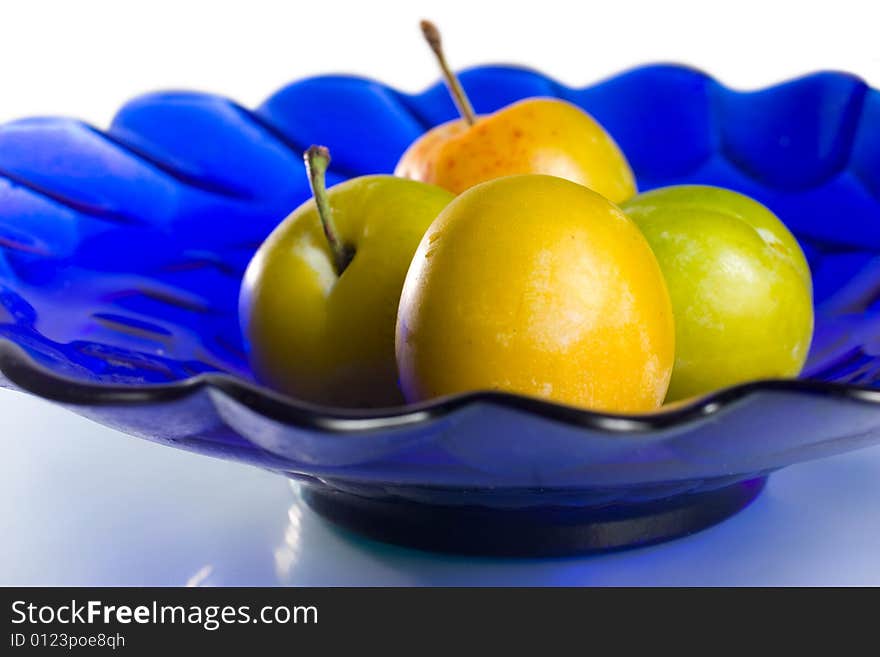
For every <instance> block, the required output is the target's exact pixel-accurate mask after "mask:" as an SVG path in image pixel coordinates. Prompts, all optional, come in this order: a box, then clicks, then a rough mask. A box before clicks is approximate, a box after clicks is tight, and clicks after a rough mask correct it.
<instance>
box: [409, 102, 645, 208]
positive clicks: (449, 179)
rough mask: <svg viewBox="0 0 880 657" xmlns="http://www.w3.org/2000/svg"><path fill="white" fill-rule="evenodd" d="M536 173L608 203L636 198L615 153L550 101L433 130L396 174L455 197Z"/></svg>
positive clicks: (579, 115)
mask: <svg viewBox="0 0 880 657" xmlns="http://www.w3.org/2000/svg"><path fill="white" fill-rule="evenodd" d="M526 173H542V174H547V175H552V176H558V177H560V178H565V179H566V180H571V181H572V182H576V183H580V184H582V185H584V186H586V187H589V188H590V189H592V190H594V191H596V192H598V193H599V194H601V195H602V196H604V197H605V198H607V199H609V200H610V201H613V202H615V203H620V202H622V201H625V200H626V199H628V198H630V197H631V196H632V195H633V194H635V193H636V183H635V178H634V176H633V173H632V169H631V168H630V166H629V163H628V162H627V161H626V158H625V157H624V155H623V153H622V152H621V150H620V148H619V147H618V146H617V144H616V143H615V142H614V140H613V139H612V138H611V136H610V135H609V134H608V133H607V132H605V129H604V128H603V127H602V126H601V125H599V123H598V122H597V121H596V120H595V119H593V117H591V116H590V115H589V114H587V113H586V112H584V111H582V110H581V109H580V108H579V107H576V106H575V105H572V104H571V103H568V102H565V101H562V100H558V99H556V98H528V99H526V100H522V101H519V102H517V103H514V104H512V105H508V106H507V107H505V108H503V109H501V110H499V111H498V112H496V113H494V114H492V115H489V116H484V117H479V118H477V120H476V123H475V124H474V125H473V126H471V125H468V123H467V122H466V121H465V120H464V119H456V120H454V121H450V122H448V123H444V124H442V125H439V126H437V127H435V128H433V129H431V130H430V131H428V132H427V133H425V134H424V135H422V136H421V137H420V138H419V139H417V140H416V141H415V142H413V144H412V145H411V146H410V147H409V148H408V149H407V150H406V152H405V153H404V154H403V157H402V158H401V159H400V162H399V163H398V164H397V168H396V169H395V174H396V175H399V176H403V177H405V178H412V179H413V180H421V181H423V182H428V183H432V184H435V185H439V186H440V187H443V188H445V189H448V190H449V191H451V192H453V193H455V194H460V193H461V192H463V191H464V190H466V189H468V188H470V187H472V186H474V185H476V184H478V183H481V182H485V181H487V180H492V179H493V178H500V177H503V176H509V175H515V174H526Z"/></svg>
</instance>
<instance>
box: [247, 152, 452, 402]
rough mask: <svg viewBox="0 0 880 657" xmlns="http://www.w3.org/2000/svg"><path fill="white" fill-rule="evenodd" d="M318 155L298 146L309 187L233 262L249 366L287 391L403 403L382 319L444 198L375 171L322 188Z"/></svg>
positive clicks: (318, 398)
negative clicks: (246, 260) (248, 255)
mask: <svg viewBox="0 0 880 657" xmlns="http://www.w3.org/2000/svg"><path fill="white" fill-rule="evenodd" d="M329 161H330V155H329V153H328V152H327V150H326V149H325V148H323V147H319V146H313V147H312V148H310V149H309V150H308V151H307V152H306V165H307V170H308V174H309V180H310V183H311V185H312V190H313V193H314V197H315V198H314V199H313V200H309V201H306V202H305V203H303V204H302V205H301V206H300V207H299V208H297V209H296V210H294V211H293V213H292V214H291V215H290V216H288V217H287V218H286V219H285V220H284V221H283V222H281V224H279V225H278V227H277V228H276V229H275V230H274V231H273V232H272V234H271V235H269V237H268V238H267V239H266V241H265V242H264V243H263V245H262V246H261V247H260V248H259V249H258V250H257V252H256V254H255V255H254V258H253V260H251V263H250V265H248V268H247V271H246V272H245V276H244V281H243V284H242V288H241V297H240V305H239V316H240V320H241V325H242V330H243V333H244V336H245V338H246V339H247V342H248V345H249V350H248V357H249V360H250V364H251V368H252V369H253V371H254V374H255V375H256V378H257V379H258V380H259V381H260V382H262V383H265V384H266V385H269V386H271V387H273V388H276V389H277V390H280V391H282V392H286V393H288V394H290V395H292V396H294V397H298V398H300V399H304V400H307V401H310V402H314V403H317V404H323V405H327V406H340V407H348V408H358V407H377V406H396V405H399V404H403V402H404V400H403V395H402V394H401V392H400V389H399V387H398V385H397V365H396V363H395V359H394V326H395V319H396V317H397V305H398V302H399V300H400V291H401V289H402V288H403V280H404V278H405V277H406V272H407V269H408V268H409V265H410V262H411V261H412V258H413V254H414V253H415V251H416V247H417V246H418V245H419V241H420V240H421V239H422V235H424V234H425V231H426V230H427V229H428V226H430V225H431V222H432V221H433V220H434V218H435V217H436V216H437V214H439V212H440V211H441V210H442V209H443V208H445V207H446V205H447V204H448V203H449V202H450V201H451V200H452V199H453V198H454V197H453V195H452V194H451V193H449V192H447V191H446V190H444V189H441V188H439V187H435V186H433V185H428V184H426V183H421V182H416V181H413V180H404V179H402V178H394V177H392V176H384V175H375V176H362V177H360V178H352V179H351V180H348V181H346V182H343V183H340V184H338V185H336V186H335V187H333V188H331V189H329V190H327V189H325V188H324V185H325V178H324V174H325V171H326V168H327V165H328V163H329Z"/></svg>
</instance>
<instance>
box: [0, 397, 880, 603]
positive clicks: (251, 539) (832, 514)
mask: <svg viewBox="0 0 880 657" xmlns="http://www.w3.org/2000/svg"><path fill="white" fill-rule="evenodd" d="M0 440H2V444H3V450H2V454H3V457H2V459H0V536H2V542H0V584H2V585H41V584H44V585H182V584H187V583H189V584H203V585H265V586H269V585H289V586H307V585H314V586H324V585H328V586H332V585H354V586H361V585H366V586H385V585H399V586H410V585H526V586H533V585H692V586H693V585H863V584H870V585H880V549H878V548H880V448H873V449H867V450H862V451H859V452H853V453H850V454H845V455H842V456H838V457H835V458H830V459H826V460H824V461H817V462H812V463H805V464H801V465H798V466H795V467H791V468H788V469H787V470H784V471H782V472H779V473H776V474H775V475H773V476H772V477H771V479H770V483H769V484H768V486H767V489H766V490H765V491H764V493H763V494H762V495H761V496H760V497H759V498H758V499H757V500H756V501H755V502H754V503H753V504H752V505H751V506H750V507H748V508H747V509H746V510H745V511H743V512H742V513H741V514H739V515H737V516H735V517H733V518H731V519H729V520H728V521H726V522H724V523H722V524H721V525H718V526H716V527H713V528H710V529H708V530H705V531H703V532H701V533H699V534H696V535H693V536H690V537H688V538H685V539H681V540H678V541H674V542H671V543H667V544H665V545H659V546H655V547H650V548H642V549H638V550H632V551H628V552H619V553H615V554H609V555H603V556H591V557H579V558H566V559H544V560H497V559H474V558H464V557H453V556H444V555H436V554H431V553H427V552H420V551H416V550H409V549H403V548H397V547H390V546H386V545H382V544H379V543H374V542H370V541H366V540H363V539H360V538H357V537H354V536H352V535H350V534H347V533H344V532H342V531H340V530H337V529H335V528H334V527H332V526H331V525H329V524H327V523H326V522H325V521H323V520H322V519H321V518H319V517H318V516H316V515H315V514H314V513H313V512H312V511H310V510H309V509H308V508H306V507H305V506H304V505H303V504H302V503H301V502H300V501H299V500H298V497H297V495H296V494H295V491H294V490H293V489H292V488H291V486H290V484H289V483H288V482H287V481H286V480H285V479H284V478H282V477H280V476H277V475H273V474H270V473H268V472H265V471H262V470H259V469H256V468H252V467H248V466H243V465H238V464H235V463H229V462H224V461H219V460H214V459H210V458H207V457H203V456H199V455H196V454H190V453H186V452H183V451H179V450H175V449H171V448H169V447H165V446H161V445H157V444H153V443H150V442H147V441H144V440H140V439H137V438H132V437H130V436H126V435H124V434H121V433H119V432H117V431H114V430H111V429H107V428H105V427H102V426H99V425H97V424H94V423H92V422H90V421H88V420H85V419H82V418H80V417H78V416H76V415H74V414H72V413H70V412H68V411H66V410H64V409H61V408H58V407H55V406H53V405H51V404H49V403H47V402H44V401H42V400H39V399H35V398H32V397H29V396H26V395H23V394H19V393H14V392H10V391H5V390H3V391H0Z"/></svg>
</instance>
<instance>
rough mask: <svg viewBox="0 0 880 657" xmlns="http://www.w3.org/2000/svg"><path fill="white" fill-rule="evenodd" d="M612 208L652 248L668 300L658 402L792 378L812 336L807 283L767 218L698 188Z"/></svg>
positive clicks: (751, 204) (800, 262)
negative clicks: (668, 330)
mask: <svg viewBox="0 0 880 657" xmlns="http://www.w3.org/2000/svg"><path fill="white" fill-rule="evenodd" d="M621 208H622V209H623V211H624V212H625V213H626V214H627V215H629V217H630V218H631V219H633V220H634V221H635V222H636V223H637V224H638V226H639V227H640V228H641V229H642V232H643V233H644V235H645V237H646V238H647V240H648V242H649V243H650V245H651V247H652V249H653V250H654V254H655V255H656V256H657V260H658V262H659V263H660V268H661V269H662V270H663V274H664V275H665V277H666V283H667V286H668V288H669V295H670V297H671V299H672V311H673V317H674V319H675V347H676V355H675V365H674V367H673V370H672V381H671V382H670V386H669V393H668V395H667V397H666V400H667V401H676V400H680V399H684V398H687V397H692V396H694V395H701V394H705V393H707V392H711V391H712V390H716V389H718V388H722V387H725V386H730V385H733V384H737V383H742V382H744V381H750V380H754V379H763V378H780V377H793V376H797V375H798V374H799V373H800V371H801V369H802V368H803V365H804V361H805V360H806V357H807V351H808V350H809V347H810V340H811V339H812V334H813V301H812V296H813V289H812V279H811V278H810V269H809V265H808V264H807V260H806V258H805V257H804V254H803V252H802V251H801V249H800V247H799V246H798V243H797V240H796V239H795V238H794V236H793V235H792V234H791V233H790V232H789V231H788V229H787V228H786V227H785V225H784V224H783V223H782V222H781V221H780V220H779V219H778V218H777V217H776V215H774V214H773V213H772V212H771V211H770V210H769V209H767V208H766V207H764V206H763V205H761V204H760V203H758V202H757V201H755V200H753V199H751V198H749V197H747V196H743V195H742V194H738V193H737V192H733V191H730V190H727V189H721V188H718V187H709V186H702V185H682V186H675V187H666V188H662V189H655V190H652V191H649V192H645V193H643V194H639V195H638V196H636V197H634V198H632V199H630V200H629V201H627V202H626V203H624V204H623V205H622V206H621Z"/></svg>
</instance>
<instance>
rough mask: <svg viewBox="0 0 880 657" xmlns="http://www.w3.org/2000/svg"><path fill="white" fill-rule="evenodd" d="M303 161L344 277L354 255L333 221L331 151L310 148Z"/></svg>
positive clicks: (339, 273) (335, 261) (331, 248)
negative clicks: (329, 192) (329, 179)
mask: <svg viewBox="0 0 880 657" xmlns="http://www.w3.org/2000/svg"><path fill="white" fill-rule="evenodd" d="M303 160H304V161H305V163H306V173H307V174H308V176H309V186H310V187H311V188H312V196H314V197H315V205H316V206H317V207H318V217H319V218H320V219H321V226H322V227H323V228H324V236H325V237H326V238H327V243H328V244H329V245H330V250H331V251H332V252H333V264H334V265H335V267H336V274H337V275H342V272H344V271H345V268H346V267H348V265H349V263H351V259H352V257H353V256H354V253H353V252H352V250H351V249H350V248H349V247H347V246H346V245H345V244H344V243H343V242H342V240H341V239H340V237H339V231H338V230H337V229H336V224H335V223H334V221H333V210H332V209H331V208H330V201H329V199H328V197H327V167H328V166H330V151H329V150H328V149H327V147H326V146H309V148H308V150H307V151H306V152H305V153H303Z"/></svg>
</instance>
